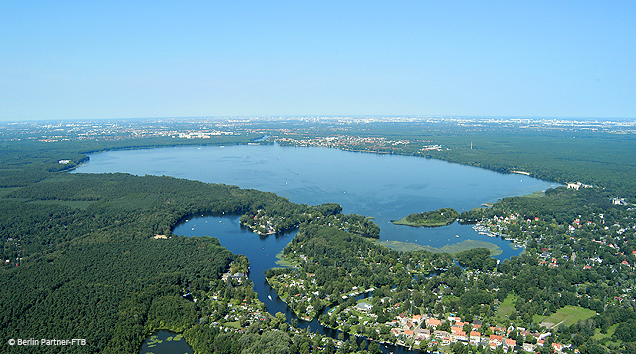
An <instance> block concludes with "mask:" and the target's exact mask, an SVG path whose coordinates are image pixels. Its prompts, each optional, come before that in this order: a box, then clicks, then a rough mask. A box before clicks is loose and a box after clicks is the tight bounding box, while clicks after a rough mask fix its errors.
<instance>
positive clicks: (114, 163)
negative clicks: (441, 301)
mask: <svg viewBox="0 0 636 354" xmlns="http://www.w3.org/2000/svg"><path fill="white" fill-rule="evenodd" d="M76 172H86V173H104V172H126V173H131V174H135V175H145V174H151V175H159V176H161V175H166V176H173V177H179V178H187V179H193V180H199V181H203V182H209V183H225V184H232V185H237V186H239V187H241V188H253V189H258V190H262V191H268V192H274V193H276V194H278V195H281V196H284V197H287V198H289V200H291V201H292V202H295V203H305V204H310V205H316V204H321V203H328V202H336V203H339V204H340V205H341V206H342V207H343V212H344V213H355V214H361V215H365V216H370V217H374V218H375V222H376V223H377V224H378V225H379V226H380V229H381V232H380V239H381V240H383V241H384V240H389V241H401V242H409V243H417V244H421V245H429V246H432V247H436V248H440V247H442V246H444V245H446V244H452V243H458V242H461V241H464V240H467V239H471V240H480V241H487V242H492V243H495V244H497V245H498V246H499V247H500V248H502V250H503V253H502V254H501V255H500V256H498V258H499V259H503V258H509V257H511V256H513V255H518V254H519V253H520V250H517V249H513V248H512V247H510V243H509V242H506V241H503V240H500V239H495V238H490V237H488V236H485V235H479V234H478V233H476V232H474V231H473V229H472V228H471V227H470V226H465V225H464V226H462V225H459V224H457V223H455V224H453V225H450V226H447V227H442V228H432V229H431V228H428V229H427V228H412V227H406V226H396V225H393V224H392V223H391V222H390V221H391V220H397V219H401V218H402V217H404V216H406V215H408V214H412V213H416V212H423V211H430V210H436V209H439V208H443V207H451V208H454V209H456V210H458V211H459V212H461V211H464V210H470V209H472V208H475V207H478V206H480V205H481V204H482V203H489V202H494V201H497V200H498V199H500V198H503V197H508V196H515V195H524V194H530V193H532V192H535V191H541V190H545V189H547V188H550V187H556V186H557V184H555V183H550V182H545V181H541V180H537V179H534V178H530V177H528V176H524V175H518V174H500V173H496V172H492V171H488V170H484V169H480V168H476V167H469V166H463V165H459V164H453V163H448V162H444V161H438V160H431V159H424V158H418V157H412V156H400V155H380V154H370V153H354V152H347V151H341V150H336V149H326V148H297V147H281V146H278V145H257V146H248V145H239V146H226V147H219V146H202V147H172V148H159V149H147V150H120V151H108V152H103V153H98V154H94V155H91V156H90V161H89V162H88V163H86V164H84V165H81V166H79V167H78V168H77V169H76ZM458 236H459V237H458Z"/></svg>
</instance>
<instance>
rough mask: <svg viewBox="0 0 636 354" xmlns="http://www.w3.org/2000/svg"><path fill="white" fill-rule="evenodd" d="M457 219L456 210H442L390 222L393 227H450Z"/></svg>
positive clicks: (412, 215)
mask: <svg viewBox="0 0 636 354" xmlns="http://www.w3.org/2000/svg"><path fill="white" fill-rule="evenodd" d="M458 217H459V213H458V212H457V210H455V209H453V208H442V209H438V210H433V211H428V212H427V211H425V212H423V213H414V214H410V215H407V216H406V217H404V218H402V219H400V220H391V222H392V223H394V224H395V225H407V226H413V227H420V226H425V227H439V226H446V225H450V224H452V223H453V222H455V220H457V218H458Z"/></svg>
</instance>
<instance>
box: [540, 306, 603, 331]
mask: <svg viewBox="0 0 636 354" xmlns="http://www.w3.org/2000/svg"><path fill="white" fill-rule="evenodd" d="M592 316H596V312H594V311H592V310H589V309H585V308H582V307H580V306H566V307H564V308H562V309H559V310H558V311H557V312H556V313H554V314H552V315H550V316H549V317H547V318H545V319H543V321H541V323H540V324H539V325H540V326H543V327H546V328H556V327H558V326H559V325H560V324H564V325H566V326H571V325H573V324H575V323H577V322H579V321H581V320H586V319H588V318H590V317H592Z"/></svg>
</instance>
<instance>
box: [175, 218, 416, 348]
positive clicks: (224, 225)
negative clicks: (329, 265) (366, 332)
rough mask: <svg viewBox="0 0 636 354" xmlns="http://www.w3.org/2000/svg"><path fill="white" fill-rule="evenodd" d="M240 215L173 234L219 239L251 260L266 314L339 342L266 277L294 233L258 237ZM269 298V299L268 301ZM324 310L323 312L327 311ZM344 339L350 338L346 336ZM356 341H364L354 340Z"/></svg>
mask: <svg viewBox="0 0 636 354" xmlns="http://www.w3.org/2000/svg"><path fill="white" fill-rule="evenodd" d="M239 218H240V216H239V215H227V216H197V217H193V218H190V219H187V220H184V221H183V222H182V223H181V224H179V225H178V226H177V227H176V228H175V230H174V231H173V233H174V234H176V235H182V236H188V237H197V236H213V237H216V238H218V239H219V241H220V242H221V245H223V247H225V248H227V249H228V250H230V251H231V252H233V253H236V254H242V255H245V256H246V257H247V258H248V259H249V261H250V274H249V278H250V280H252V282H254V291H256V292H257V293H258V299H259V300H260V301H262V302H263V303H265V305H266V306H267V311H268V312H269V313H271V314H272V315H275V314H276V313H277V312H281V313H284V314H285V316H286V318H287V322H288V323H289V324H291V320H292V319H296V320H297V321H298V327H299V328H302V329H306V328H309V329H310V330H311V331H312V332H314V333H320V334H322V335H325V336H329V337H331V338H333V339H338V334H339V333H340V331H337V330H334V329H331V328H328V327H324V326H322V325H321V324H320V323H319V322H318V319H317V317H316V318H315V319H314V320H312V321H310V322H307V321H303V320H301V319H300V318H298V317H296V315H295V314H294V313H293V311H291V309H290V308H289V307H288V306H287V304H286V303H285V302H284V301H283V300H281V299H280V298H279V297H278V295H277V294H276V292H275V291H274V289H272V288H271V287H270V286H269V284H268V283H267V280H266V278H265V271H267V270H268V269H270V268H274V267H278V265H277V264H276V261H277V258H276V255H277V254H278V253H280V252H281V251H282V250H283V248H285V246H287V244H289V242H290V241H291V240H292V239H293V238H294V236H295V235H296V233H297V232H298V231H297V230H296V231H291V232H287V233H282V234H274V235H269V236H264V237H263V236H259V235H257V234H255V233H253V232H252V231H250V230H249V229H248V228H246V227H242V226H241V225H240V222H239ZM367 296H370V294H369V293H365V294H362V295H359V296H358V297H357V298H358V299H359V298H363V297H367ZM269 297H271V300H270V299H269ZM328 310H329V308H326V309H325V310H324V311H328ZM344 339H345V340H348V339H349V335H348V334H345V338H344ZM357 340H358V341H362V340H364V339H363V338H357ZM380 350H382V352H383V353H390V352H393V353H419V351H416V350H413V351H410V350H408V349H406V348H404V347H400V346H397V347H396V346H392V345H390V346H380Z"/></svg>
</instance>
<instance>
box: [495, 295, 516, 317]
mask: <svg viewBox="0 0 636 354" xmlns="http://www.w3.org/2000/svg"><path fill="white" fill-rule="evenodd" d="M517 298H518V296H517V295H514V294H508V296H506V298H505V299H504V301H503V302H502V303H500V304H499V308H498V309H497V317H498V318H499V320H500V322H507V318H508V317H510V315H511V314H512V313H513V312H515V311H517V310H516V309H515V304H516V303H517Z"/></svg>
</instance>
